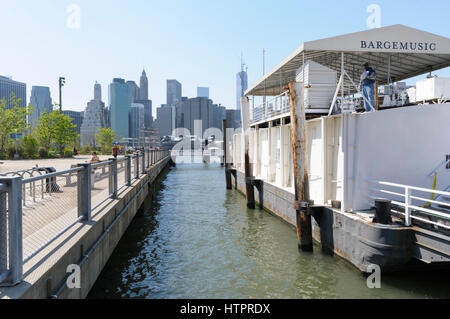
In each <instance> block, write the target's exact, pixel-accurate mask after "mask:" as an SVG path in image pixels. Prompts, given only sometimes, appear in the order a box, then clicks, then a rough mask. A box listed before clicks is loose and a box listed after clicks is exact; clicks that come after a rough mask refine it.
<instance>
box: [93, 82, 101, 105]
mask: <svg viewBox="0 0 450 319" xmlns="http://www.w3.org/2000/svg"><path fill="white" fill-rule="evenodd" d="M94 100H97V101H101V100H102V86H101V85H100V83H98V82H97V81H95V85H94Z"/></svg>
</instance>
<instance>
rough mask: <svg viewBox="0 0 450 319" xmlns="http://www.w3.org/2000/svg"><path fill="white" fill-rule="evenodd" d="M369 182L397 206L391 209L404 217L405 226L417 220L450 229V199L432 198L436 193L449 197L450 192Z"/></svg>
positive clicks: (376, 190) (374, 189) (374, 197)
mask: <svg viewBox="0 0 450 319" xmlns="http://www.w3.org/2000/svg"><path fill="white" fill-rule="evenodd" d="M371 182H372V183H373V184H375V185H377V187H374V188H372V190H373V191H375V192H377V193H380V194H383V196H387V197H388V198H385V199H388V200H391V202H392V204H394V206H397V207H398V209H394V208H393V209H392V211H393V212H394V213H397V214H399V215H401V216H403V217H404V218H405V226H412V225H413V221H419V222H422V223H425V224H430V225H433V226H436V227H442V228H444V229H447V230H450V201H442V200H436V199H434V196H436V195H440V196H445V197H447V198H449V199H450V192H446V191H439V190H433V189H428V188H422V187H415V186H410V185H403V184H397V183H390V182H384V181H371ZM369 197H371V198H372V199H379V198H380V197H376V196H369ZM427 197H428V198H427ZM433 205H434V206H433ZM436 206H437V207H436Z"/></svg>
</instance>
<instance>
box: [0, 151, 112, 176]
mask: <svg viewBox="0 0 450 319" xmlns="http://www.w3.org/2000/svg"><path fill="white" fill-rule="evenodd" d="M111 157H112V156H104V155H100V156H99V158H100V160H101V161H104V160H107V159H109V158H111ZM90 160H91V156H90V155H80V156H75V157H74V158H61V159H59V158H58V159H39V160H18V161H0V162H1V163H2V164H0V174H4V173H7V172H14V171H20V170H24V169H30V168H33V167H36V165H38V166H39V167H54V168H55V169H56V171H64V170H67V169H70V166H71V165H73V164H78V163H85V162H89V161H90Z"/></svg>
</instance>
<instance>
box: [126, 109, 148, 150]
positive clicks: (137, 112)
mask: <svg viewBox="0 0 450 319" xmlns="http://www.w3.org/2000/svg"><path fill="white" fill-rule="evenodd" d="M129 119H130V138H134V139H136V140H135V143H136V144H137V145H140V144H141V143H142V142H143V137H144V129H145V127H144V120H145V113H144V105H143V104H139V103H133V104H131V111H130V118H129Z"/></svg>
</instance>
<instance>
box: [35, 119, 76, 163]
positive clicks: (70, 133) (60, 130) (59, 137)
mask: <svg viewBox="0 0 450 319" xmlns="http://www.w3.org/2000/svg"><path fill="white" fill-rule="evenodd" d="M75 128H76V125H75V124H72V118H71V117H70V116H68V115H64V114H63V113H61V112H60V111H59V110H55V111H52V112H50V113H47V112H45V111H44V113H42V115H41V117H40V118H39V120H38V123H37V125H36V130H35V133H36V136H37V137H38V139H39V142H40V143H41V145H42V147H43V148H44V149H45V150H47V151H48V150H49V149H50V147H51V146H52V144H54V145H55V146H56V148H57V149H58V151H59V153H60V154H61V155H64V149H65V148H66V147H67V146H68V145H69V144H72V143H73V141H74V140H75V138H76V136H77V132H76V131H75V130H74V129H75Z"/></svg>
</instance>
